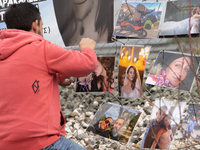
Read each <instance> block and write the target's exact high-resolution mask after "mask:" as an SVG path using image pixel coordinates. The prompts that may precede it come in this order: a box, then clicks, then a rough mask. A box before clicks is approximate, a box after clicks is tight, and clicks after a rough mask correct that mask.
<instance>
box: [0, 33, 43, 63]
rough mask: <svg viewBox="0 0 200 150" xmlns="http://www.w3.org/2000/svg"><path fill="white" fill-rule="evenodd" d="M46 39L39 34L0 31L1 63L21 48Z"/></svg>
mask: <svg viewBox="0 0 200 150" xmlns="http://www.w3.org/2000/svg"><path fill="white" fill-rule="evenodd" d="M42 40H44V38H43V37H42V36H40V35H38V34H35V33H32V32H27V31H23V30H17V29H5V30H1V31H0V61H2V60H4V59H6V58H8V57H9V56H11V55H12V54H13V53H15V52H16V51H17V50H18V49H20V48H21V47H23V46H25V45H27V44H31V43H32V42H36V41H42Z"/></svg>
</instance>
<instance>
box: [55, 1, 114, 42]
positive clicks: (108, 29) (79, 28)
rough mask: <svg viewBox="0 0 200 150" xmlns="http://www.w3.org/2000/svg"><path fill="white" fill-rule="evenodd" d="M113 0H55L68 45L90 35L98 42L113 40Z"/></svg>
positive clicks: (59, 25)
mask: <svg viewBox="0 0 200 150" xmlns="http://www.w3.org/2000/svg"><path fill="white" fill-rule="evenodd" d="M113 3H114V2H113V0H98V1H97V0H69V1H67V0H59V1H58V0H53V4H54V10H55V15H56V19H57V24H58V28H59V31H60V34H61V35H62V39H63V41H64V43H65V45H66V46H73V45H78V43H79V41H80V39H82V38H83V37H88V38H91V39H93V40H95V41H96V42H97V43H108V42H111V37H112V33H113Z"/></svg>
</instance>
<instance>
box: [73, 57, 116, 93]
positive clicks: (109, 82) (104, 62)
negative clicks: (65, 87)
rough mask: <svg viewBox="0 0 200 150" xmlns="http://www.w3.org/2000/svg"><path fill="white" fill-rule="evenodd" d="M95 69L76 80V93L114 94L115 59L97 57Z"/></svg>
mask: <svg viewBox="0 0 200 150" xmlns="http://www.w3.org/2000/svg"><path fill="white" fill-rule="evenodd" d="M97 60H98V61H97V68H96V69H95V70H94V72H93V73H91V74H89V75H88V76H86V77H80V78H78V79H77V85H76V92H107V91H109V92H114V64H115V57H98V58H97Z"/></svg>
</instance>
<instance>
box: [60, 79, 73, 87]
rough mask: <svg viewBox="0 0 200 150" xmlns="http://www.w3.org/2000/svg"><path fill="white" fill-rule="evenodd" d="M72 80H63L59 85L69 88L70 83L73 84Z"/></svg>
mask: <svg viewBox="0 0 200 150" xmlns="http://www.w3.org/2000/svg"><path fill="white" fill-rule="evenodd" d="M73 82H74V80H73V79H70V80H63V81H62V82H60V83H59V85H60V86H69V85H71V83H73Z"/></svg>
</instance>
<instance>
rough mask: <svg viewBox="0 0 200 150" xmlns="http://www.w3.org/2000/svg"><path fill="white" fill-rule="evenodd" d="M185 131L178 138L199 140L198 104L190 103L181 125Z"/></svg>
mask: <svg viewBox="0 0 200 150" xmlns="http://www.w3.org/2000/svg"><path fill="white" fill-rule="evenodd" d="M182 126H183V129H184V130H185V131H184V133H183V134H181V135H180V136H179V137H180V138H187V139H188V140H190V139H192V138H195V139H196V140H200V106H199V104H193V103H190V104H189V106H188V110H187V113H186V116H185V117H184V120H183V123H182Z"/></svg>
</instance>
